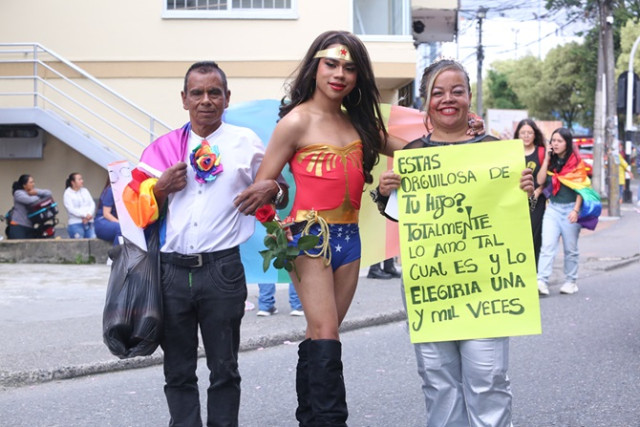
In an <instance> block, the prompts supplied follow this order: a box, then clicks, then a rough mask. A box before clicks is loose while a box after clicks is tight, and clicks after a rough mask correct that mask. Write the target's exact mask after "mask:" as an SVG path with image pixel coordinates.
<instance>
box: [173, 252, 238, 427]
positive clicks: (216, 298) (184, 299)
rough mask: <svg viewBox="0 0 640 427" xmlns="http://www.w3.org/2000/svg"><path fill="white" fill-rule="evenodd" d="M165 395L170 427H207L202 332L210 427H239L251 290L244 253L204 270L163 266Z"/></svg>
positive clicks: (228, 255)
mask: <svg viewBox="0 0 640 427" xmlns="http://www.w3.org/2000/svg"><path fill="white" fill-rule="evenodd" d="M161 266H162V298H163V309H164V313H163V315H164V335H163V338H162V342H161V346H162V349H163V351H164V376H165V386H164V392H165V396H166V398H167V404H168V406H169V413H170V415H171V422H170V424H169V425H170V426H189V427H199V426H202V421H201V417H200V398H199V393H198V378H197V377H196V368H197V364H198V326H199V327H200V333H201V335H202V343H203V346H204V351H205V354H206V358H207V367H208V368H209V372H210V374H209V387H208V389H207V414H208V417H207V426H216V427H219V426H230V427H231V426H237V425H238V410H239V407H240V373H239V371H238V349H239V345H240V322H241V320H242V317H243V316H244V301H245V299H246V298H247V286H246V279H245V274H244V268H243V267H242V262H241V260H240V252H239V251H235V252H233V253H228V252H226V253H225V255H224V256H221V257H220V258H218V259H215V260H213V261H211V262H209V263H207V264H204V265H203V266H202V267H194V268H188V267H180V266H176V265H173V264H170V263H167V262H162V264H161Z"/></svg>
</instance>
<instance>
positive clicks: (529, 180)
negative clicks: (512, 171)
mask: <svg viewBox="0 0 640 427" xmlns="http://www.w3.org/2000/svg"><path fill="white" fill-rule="evenodd" d="M520 189H521V190H522V191H524V192H525V193H527V196H529V197H531V196H532V195H533V171H532V170H531V169H528V168H527V169H525V170H523V171H522V176H521V177H520Z"/></svg>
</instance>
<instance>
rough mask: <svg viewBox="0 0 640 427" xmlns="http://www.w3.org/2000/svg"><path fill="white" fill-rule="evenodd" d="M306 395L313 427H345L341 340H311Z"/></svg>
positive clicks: (346, 412)
mask: <svg viewBox="0 0 640 427" xmlns="http://www.w3.org/2000/svg"><path fill="white" fill-rule="evenodd" d="M309 394H310V396H311V408H312V409H313V425H314V426H323V427H324V426H340V427H346V425H347V417H348V416H349V412H348V410H347V402H346V393H345V388H344V378H343V376H342V344H341V343H340V341H336V340H312V341H311V343H310V344H309Z"/></svg>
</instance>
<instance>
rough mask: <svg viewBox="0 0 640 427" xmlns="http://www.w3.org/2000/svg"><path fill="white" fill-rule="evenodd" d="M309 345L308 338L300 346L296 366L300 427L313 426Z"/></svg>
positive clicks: (297, 412) (297, 415)
mask: <svg viewBox="0 0 640 427" xmlns="http://www.w3.org/2000/svg"><path fill="white" fill-rule="evenodd" d="M309 343H311V338H307V339H306V340H304V341H302V342H301V343H300V344H299V345H298V365H297V366H296V394H297V395H298V408H297V409H296V420H298V423H299V425H300V427H308V426H312V425H313V423H312V421H313V411H312V410H311V400H310V398H309Z"/></svg>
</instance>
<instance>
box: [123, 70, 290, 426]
mask: <svg viewBox="0 0 640 427" xmlns="http://www.w3.org/2000/svg"><path fill="white" fill-rule="evenodd" d="M230 96H231V92H230V91H229V89H228V87H227V78H226V75H225V73H224V71H223V70H222V69H221V68H220V67H219V66H218V64H216V63H215V62H213V61H204V62H197V63H195V64H193V65H191V66H190V67H189V69H188V70H187V73H186V74H185V77H184V87H183V90H182V92H181V98H182V106H183V108H184V109H185V110H187V111H188V112H189V123H187V124H186V125H185V126H184V127H182V128H181V129H176V130H174V131H172V132H170V133H168V134H166V135H163V136H161V137H160V138H158V139H157V140H155V141H154V142H152V143H151V145H149V146H148V147H147V148H146V149H145V150H144V152H143V153H142V157H141V159H140V163H139V165H138V167H137V168H136V169H134V170H133V171H132V181H131V183H129V184H128V186H127V187H126V188H125V190H124V192H123V200H125V204H126V206H127V211H128V212H129V214H130V215H131V217H132V218H133V220H134V222H135V223H136V224H137V225H138V226H140V227H147V226H149V225H151V224H153V223H155V222H157V221H160V222H161V224H160V225H163V226H165V230H166V232H165V233H164V235H162V234H161V237H162V239H161V242H160V261H161V269H162V275H161V281H162V283H161V287H162V301H163V316H164V319H163V328H164V331H163V337H162V341H161V343H160V345H161V347H162V350H163V351H164V361H163V363H164V378H165V386H164V393H165V396H166V400H167V405H168V407H169V414H170V416H171V420H170V422H169V425H172V426H201V425H202V416H201V413H200V412H201V411H200V396H199V388H198V377H197V376H196V369H197V365H198V343H199V340H198V335H199V334H198V332H200V334H201V336H202V343H203V346H204V351H205V355H206V359H207V367H208V368H209V372H210V373H209V385H208V387H207V399H206V402H207V421H206V425H208V426H238V411H239V408H240V381H241V378H240V372H239V370H238V350H239V346H240V324H241V321H242V317H243V316H244V313H245V300H246V298H247V285H246V278H245V273H244V267H243V265H242V260H241V259H240V250H239V245H240V244H241V243H243V242H245V241H246V240H248V239H249V237H251V235H252V234H253V231H254V224H255V219H254V218H252V217H247V216H244V215H241V214H240V213H239V212H238V210H237V209H236V207H235V205H234V204H233V199H234V197H235V196H236V195H237V194H238V193H239V192H240V191H242V190H244V189H245V188H247V187H248V186H249V185H251V184H252V183H253V182H254V179H255V177H256V173H257V171H258V167H259V165H260V162H261V161H262V158H263V155H264V146H263V144H262V141H261V140H260V138H259V137H258V136H257V135H256V134H255V133H254V132H253V131H251V130H250V129H247V128H243V127H239V126H233V125H230V124H227V123H224V122H223V121H222V115H223V112H224V110H225V109H226V108H227V107H228V106H229V98H230ZM276 179H277V180H278V182H276ZM278 183H280V184H278ZM256 187H257V191H259V192H260V193H261V194H263V195H265V197H267V198H269V199H270V200H271V201H274V202H276V203H275V204H276V205H277V207H279V208H282V207H284V206H286V204H287V201H288V198H287V196H288V186H287V184H286V181H285V180H284V178H282V177H281V176H278V175H276V176H275V177H274V179H273V180H268V181H263V182H261V183H260V184H258V185H256ZM280 188H282V189H283V190H282V197H281V198H280V200H275V198H276V195H277V194H278V193H279V189H280Z"/></svg>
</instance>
